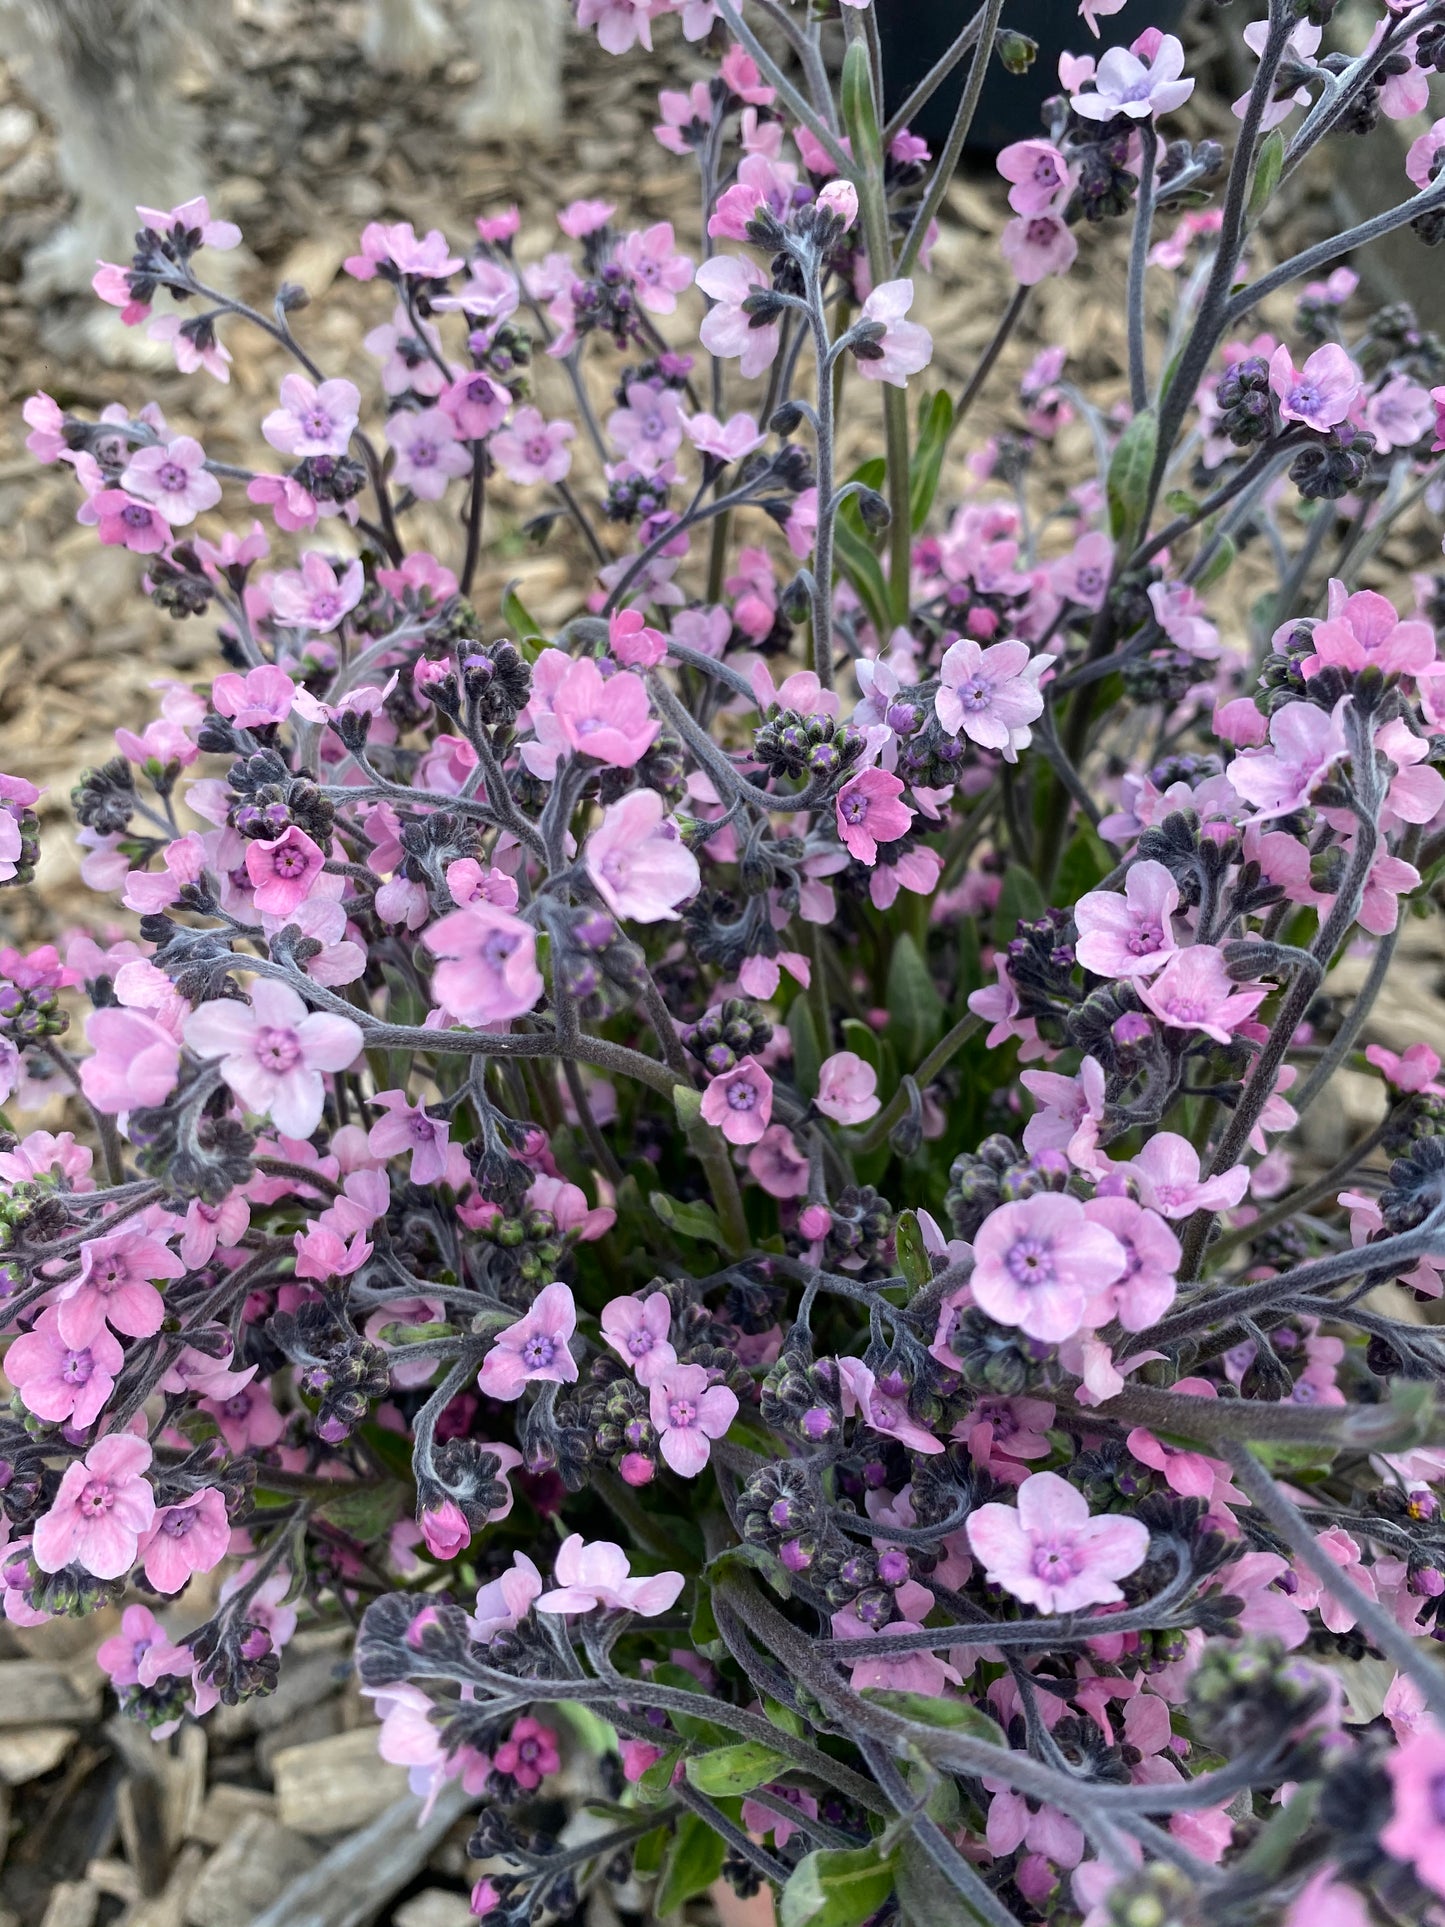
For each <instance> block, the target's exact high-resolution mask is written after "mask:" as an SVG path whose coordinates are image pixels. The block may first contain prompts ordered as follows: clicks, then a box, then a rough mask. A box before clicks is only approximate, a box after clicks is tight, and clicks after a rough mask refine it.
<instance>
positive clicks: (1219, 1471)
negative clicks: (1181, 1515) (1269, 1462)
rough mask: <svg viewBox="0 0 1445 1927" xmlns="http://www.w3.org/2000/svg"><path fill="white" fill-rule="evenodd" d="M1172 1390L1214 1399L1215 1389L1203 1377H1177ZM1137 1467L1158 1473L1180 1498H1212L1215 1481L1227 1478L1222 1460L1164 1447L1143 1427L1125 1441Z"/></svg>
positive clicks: (1162, 1442)
mask: <svg viewBox="0 0 1445 1927" xmlns="http://www.w3.org/2000/svg"><path fill="white" fill-rule="evenodd" d="M1174 1390H1175V1391H1176V1392H1177V1393H1179V1394H1181V1395H1182V1396H1183V1397H1185V1398H1217V1397H1218V1396H1219V1393H1218V1391H1217V1390H1216V1388H1215V1387H1214V1386H1213V1385H1212V1384H1211V1383H1210V1382H1209V1380H1208V1379H1207V1378H1181V1379H1179V1380H1178V1381H1177V1383H1176V1384H1175V1386H1174ZM1125 1442H1126V1444H1127V1445H1128V1447H1129V1450H1130V1451H1131V1452H1132V1453H1133V1454H1134V1457H1135V1458H1136V1459H1138V1461H1139V1463H1140V1464H1141V1465H1147V1466H1148V1467H1149V1468H1150V1470H1151V1471H1154V1472H1162V1473H1163V1474H1164V1479H1165V1482H1166V1483H1167V1485H1168V1487H1169V1489H1170V1491H1171V1492H1177V1493H1178V1494H1179V1496H1180V1498H1181V1499H1208V1498H1210V1497H1212V1495H1213V1492H1214V1488H1215V1483H1216V1480H1217V1479H1218V1478H1219V1477H1220V1476H1227V1474H1228V1471H1229V1467H1228V1466H1227V1465H1226V1464H1225V1463H1224V1461H1223V1460H1222V1459H1211V1458H1208V1457H1206V1455H1205V1454H1204V1453H1203V1452H1197V1451H1193V1450H1191V1449H1189V1448H1188V1447H1185V1446H1180V1445H1168V1444H1166V1443H1165V1442H1164V1440H1163V1439H1158V1438H1155V1436H1154V1434H1153V1433H1152V1432H1148V1431H1146V1430H1145V1429H1144V1427H1143V1426H1136V1427H1135V1428H1134V1430H1133V1431H1132V1432H1130V1434H1129V1436H1128V1439H1127V1440H1126V1441H1125Z"/></svg>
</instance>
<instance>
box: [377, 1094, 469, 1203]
mask: <svg viewBox="0 0 1445 1927" xmlns="http://www.w3.org/2000/svg"><path fill="white" fill-rule="evenodd" d="M371 1102H372V1103H373V1104H377V1105H380V1106H381V1108H382V1109H383V1110H384V1111H386V1112H387V1113H388V1115H387V1116H386V1117H384V1118H381V1119H380V1120H379V1121H378V1122H377V1123H375V1124H373V1125H372V1127H371V1130H370V1132H369V1133H368V1135H367V1139H366V1148H367V1150H368V1151H370V1152H371V1153H372V1155H373V1156H374V1157H380V1158H392V1157H396V1156H397V1155H398V1154H399V1153H400V1152H402V1151H410V1153H411V1168H410V1170H409V1171H408V1173H407V1175H408V1177H409V1178H410V1179H411V1182H412V1183H413V1184H438V1183H440V1181H441V1180H442V1178H444V1177H445V1176H446V1169H447V1139H448V1137H449V1136H450V1135H451V1126H450V1125H449V1124H448V1122H447V1120H446V1119H445V1118H444V1117H428V1116H427V1113H426V1107H425V1105H422V1104H413V1103H412V1101H411V1099H410V1098H409V1097H408V1096H407V1094H406V1092H405V1091H378V1092H377V1094H376V1096H375V1097H374V1098H372V1100H371Z"/></svg>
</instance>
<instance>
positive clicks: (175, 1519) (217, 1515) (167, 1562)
mask: <svg viewBox="0 0 1445 1927" xmlns="http://www.w3.org/2000/svg"><path fill="white" fill-rule="evenodd" d="M230 1543H231V1525H230V1521H229V1520H228V1519H227V1517H226V1501H225V1499H224V1497H223V1496H222V1494H221V1493H220V1492H218V1491H217V1490H216V1489H215V1488H214V1487H213V1486H208V1487H207V1488H206V1489H205V1491H203V1492H196V1493H193V1494H192V1496H191V1497H190V1498H189V1499H182V1500H181V1501H180V1502H179V1503H178V1504H176V1505H168V1506H164V1507H162V1508H161V1510H160V1511H158V1512H157V1513H156V1515H155V1522H154V1524H153V1525H152V1526H151V1529H150V1531H149V1532H148V1533H147V1534H146V1536H145V1537H144V1538H143V1539H142V1540H141V1542H140V1554H141V1564H142V1566H143V1567H144V1570H145V1576H146V1579H147V1581H148V1582H149V1583H150V1584H151V1585H152V1586H154V1587H155V1589H156V1591H157V1592H179V1591H180V1590H181V1588H182V1586H184V1585H185V1583H186V1581H187V1580H188V1579H189V1578H190V1577H191V1575H192V1574H193V1573H197V1572H210V1571H211V1569H212V1568H213V1567H215V1566H218V1565H220V1563H221V1561H222V1560H223V1559H224V1558H225V1556H226V1549H227V1547H228V1546H229V1545H230Z"/></svg>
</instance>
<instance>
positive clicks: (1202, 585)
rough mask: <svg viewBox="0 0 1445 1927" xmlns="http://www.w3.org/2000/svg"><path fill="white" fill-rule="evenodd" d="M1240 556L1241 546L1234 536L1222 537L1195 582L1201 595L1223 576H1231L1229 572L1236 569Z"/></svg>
mask: <svg viewBox="0 0 1445 1927" xmlns="http://www.w3.org/2000/svg"><path fill="white" fill-rule="evenodd" d="M1238 554H1239V546H1238V544H1237V543H1236V542H1235V539H1234V537H1233V536H1232V535H1226V536H1223V537H1221V539H1220V542H1219V546H1218V547H1217V548H1216V549H1215V551H1214V553H1213V555H1211V556H1210V558H1209V560H1208V561H1207V562H1206V563H1205V565H1204V567H1203V568H1202V569H1201V570H1200V571H1199V575H1198V577H1197V579H1196V581H1195V584H1194V586H1195V588H1196V589H1198V590H1199V592H1200V594H1201V595H1202V594H1203V593H1204V591H1205V590H1206V589H1208V588H1212V587H1213V585H1214V584H1215V583H1216V582H1218V580H1219V579H1220V577H1221V576H1225V575H1228V574H1229V571H1230V570H1231V569H1232V568H1233V567H1234V558H1235V556H1237V555H1238Z"/></svg>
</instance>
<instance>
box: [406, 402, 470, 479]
mask: <svg viewBox="0 0 1445 1927" xmlns="http://www.w3.org/2000/svg"><path fill="white" fill-rule="evenodd" d="M386 439H387V441H388V442H390V444H391V446H392V448H393V449H395V451H396V469H395V471H394V480H395V481H396V482H397V483H398V484H399V485H400V486H401V487H402V488H409V489H410V490H411V492H412V494H413V495H415V496H416V498H417V500H418V501H420V502H439V501H440V500H441V498H442V496H443V495H445V494H446V492H447V484H448V483H449V482H451V481H454V480H455V479H456V477H457V476H459V475H469V474H470V473H471V468H472V457H471V451H470V450H469V449H467V448H465V447H464V446H463V445H462V443H461V442H459V441H458V440H457V427H456V423H455V422H454V421H453V420H452V418H451V416H450V415H449V414H447V412H446V411H445V409H442V408H423V409H421V410H420V411H419V412H416V413H403V414H399V415H392V416H389V417H388V419H387V424H386Z"/></svg>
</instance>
